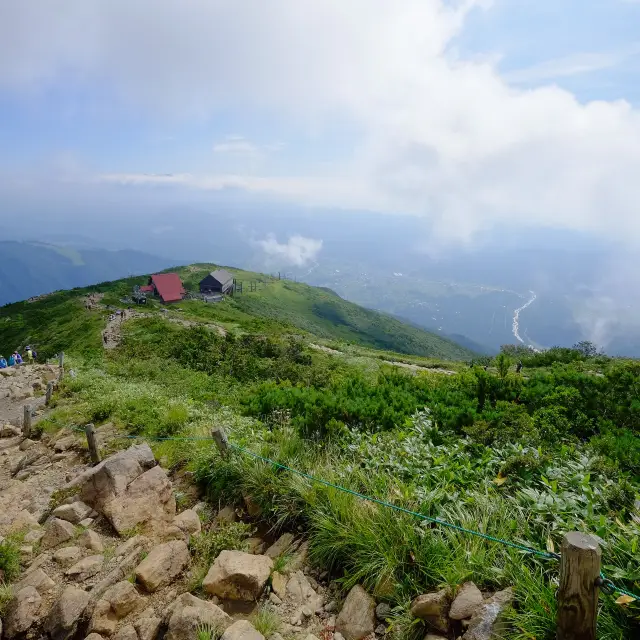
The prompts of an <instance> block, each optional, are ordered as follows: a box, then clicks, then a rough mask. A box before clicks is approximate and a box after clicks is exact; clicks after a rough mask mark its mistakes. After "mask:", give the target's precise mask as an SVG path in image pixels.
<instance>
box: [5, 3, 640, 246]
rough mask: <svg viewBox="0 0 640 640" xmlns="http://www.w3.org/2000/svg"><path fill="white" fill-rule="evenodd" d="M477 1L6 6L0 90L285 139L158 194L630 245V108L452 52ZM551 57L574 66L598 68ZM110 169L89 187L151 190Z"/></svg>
mask: <svg viewBox="0 0 640 640" xmlns="http://www.w3.org/2000/svg"><path fill="white" fill-rule="evenodd" d="M491 4H492V3H491V2H488V1H487V0H484V1H481V0H459V1H457V2H456V1H445V0H394V1H393V2H389V1H388V0H349V1H348V2H345V0H315V1H312V0H310V1H309V2H300V1H299V0H271V1H270V2H263V1H262V0H237V1H235V2H228V1H222V0H190V1H189V2H188V3H187V4H185V3H181V2H175V1H173V0H137V1H136V2H130V1H129V0H126V1H125V0H94V1H93V2H86V1H85V0H65V1H64V2H62V1H61V0H50V1H44V0H42V1H41V2H29V3H27V2H14V3H11V2H5V3H2V6H1V7H0V91H3V92H4V93H6V94H10V95H13V96H31V97H32V98H33V96H34V95H35V96H38V95H39V96H41V97H43V96H46V95H48V93H47V92H50V91H53V90H55V89H56V88H58V89H59V88H60V87H61V86H64V85H65V83H69V84H72V85H73V86H74V87H75V88H78V87H79V88H80V89H81V90H82V91H83V92H85V93H87V94H90V95H94V96H95V101H96V103H98V102H99V105H100V108H101V109H102V111H101V113H103V112H105V111H106V113H107V115H108V116H112V115H113V114H114V113H115V114H117V113H121V112H126V113H130V114H131V113H133V114H136V116H137V117H139V118H142V119H146V120H148V121H150V122H189V121H198V120H209V119H211V118H215V117H216V116H217V114H219V113H221V112H223V111H225V110H226V111H229V110H237V109H240V108H244V109H247V108H250V109H252V110H253V113H254V114H259V116H260V117H264V118H269V119H276V120H278V121H279V122H280V123H281V124H282V123H283V122H284V123H286V125H287V126H288V127H289V131H290V132H291V135H292V136H294V134H295V137H296V142H295V143H294V144H293V145H291V146H292V147H295V148H292V150H291V156H290V160H289V164H288V165H287V166H284V165H280V167H279V169H278V171H277V172H276V171H275V170H273V171H269V170H268V168H265V167H263V166H262V165H261V167H260V169H261V173H260V174H259V175H237V174H227V173H225V172H224V171H223V172H220V171H216V173H214V174H212V173H208V172H207V171H206V170H200V171H193V170H191V169H190V168H185V167H180V166H176V167H175V170H174V171H172V175H171V176H164V177H163V176H154V177H153V180H154V181H155V182H158V183H161V182H170V183H172V184H174V185H179V186H181V187H185V188H190V189H203V190H206V189H221V188H224V187H225V186H228V185H230V184H231V185H235V186H239V187H241V188H244V189H247V190H250V191H254V192H257V193H268V194H276V195H279V196H280V197H283V198H286V199H289V200H293V201H296V202H300V203H304V204H312V205H322V206H334V207H335V206H338V207H346V208H354V209H372V210H376V211H383V212H390V213H394V212H408V213H414V214H416V215H420V216H424V217H426V218H428V219H429V220H430V222H431V228H432V231H433V234H434V237H436V238H438V239H439V240H440V241H456V242H460V241H462V242H465V241H470V240H472V239H473V238H474V236H475V234H477V233H478V232H480V231H484V230H487V229H491V228H493V227H496V226H498V227H499V226H500V225H503V224H504V225H506V224H509V225H513V224H519V223H521V224H527V225H540V226H551V227H558V228H567V229H576V230H581V231H587V232H591V233H595V234H601V235H603V236H607V237H610V238H615V239H618V240H622V241H625V242H629V243H631V244H639V243H640V216H638V208H639V205H640V180H638V175H640V145H639V144H638V140H640V112H639V111H638V110H637V109H635V108H633V107H632V106H631V105H630V104H628V103H627V102H625V101H624V100H618V101H609V102H605V101H593V102H590V103H588V104H582V103H580V102H579V101H578V100H577V99H576V98H575V96H573V95H572V94H571V93H570V92H568V91H566V90H563V89H561V88H559V87H558V86H555V85H553V84H549V85H547V86H540V87H538V88H535V89H527V88H525V87H523V86H522V84H521V83H520V82H521V81H522V80H523V79H525V77H524V74H521V77H520V78H519V82H518V84H516V83H511V82H510V81H509V80H508V78H505V77H502V76H501V75H500V73H499V71H498V69H497V67H496V63H495V62H494V61H492V60H491V59H489V58H487V57H486V56H485V57H474V56H466V57H464V56H461V55H460V54H458V53H456V42H457V38H458V37H459V36H460V34H461V33H462V32H463V30H464V29H465V25H466V24H467V22H468V16H469V15H470V13H471V12H472V11H482V10H487V11H490V10H491ZM151 17H152V19H150V18H151ZM178 25H179V26H178ZM566 62H567V64H566V65H565V66H566V72H567V73H569V72H570V73H574V72H575V69H576V65H578V67H579V68H580V69H582V68H583V67H585V68H586V67H589V66H592V67H593V66H595V67H596V68H602V67H607V66H609V65H611V64H614V63H615V60H611V59H609V58H607V59H599V58H588V59H586V60H585V59H584V58H582V59H580V58H576V59H569V60H568V61H566ZM581 65H582V66H581ZM548 74H549V70H548V69H547V68H545V67H544V65H542V66H540V67H538V68H537V69H536V68H534V69H530V70H529V75H530V76H535V77H537V78H538V79H539V80H540V79H542V80H544V79H545V77H546V76H547V75H548ZM98 88H99V89H98ZM83 95H84V94H83ZM43 99H44V98H43ZM91 106H93V107H95V105H91ZM314 140H323V141H326V142H325V144H326V145H327V146H331V143H330V141H335V140H339V141H340V144H336V145H335V147H336V148H335V150H333V152H331V151H329V152H327V153H326V154H325V157H323V158H322V161H320V160H319V159H317V158H315V157H314V156H313V154H312V153H309V152H308V151H307V146H308V145H309V144H310V141H314ZM225 144H226V148H224V147H218V151H219V152H222V151H227V152H229V151H232V150H233V149H232V148H233V147H235V150H236V151H240V150H242V149H243V150H244V152H249V151H251V149H250V145H251V144H252V143H249V142H247V141H246V140H245V139H244V138H243V139H236V140H235V141H234V140H227V141H222V142H220V143H219V145H225ZM296 145H297V146H296ZM289 146H290V145H289V141H287V148H289ZM296 151H297V153H296ZM327 155H328V156H329V158H328V159H327V157H326V156H327ZM112 164H113V163H112ZM126 166H127V168H126V169H124V168H123V170H122V171H118V169H117V167H112V168H111V170H110V172H109V175H108V176H105V177H104V178H103V179H108V180H115V181H123V182H129V183H134V184H135V183H137V182H149V181H150V178H149V177H145V176H144V174H145V173H146V172H148V169H147V168H145V167H140V168H139V170H136V169H134V170H133V171H132V170H131V168H130V166H129V165H128V164H127V165H126ZM275 246H279V245H278V244H277V243H275Z"/></svg>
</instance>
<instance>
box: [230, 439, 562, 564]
mask: <svg viewBox="0 0 640 640" xmlns="http://www.w3.org/2000/svg"><path fill="white" fill-rule="evenodd" d="M229 446H230V447H231V448H233V449H236V450H237V451H240V452H242V453H246V454H247V455H250V456H252V457H254V458H256V459H257V460H261V461H262V462H266V463H268V464H272V465H273V466H275V467H278V468H279V469H284V470H286V471H290V472H291V473H295V474H297V475H299V476H302V477H303V478H306V479H307V480H311V481H312V482H317V483H319V484H322V485H324V486H326V487H330V488H331V489H336V490H337V491H342V492H343V493H348V494H350V495H352V496H356V497H357V498H361V499H362V500H367V501H368V502H373V503H374V504H379V505H381V506H383V507H387V508H389V509H393V510H394V511H399V512H400V513H406V514H408V515H411V516H415V517H416V518H420V519H421V520H426V521H427V522H431V523H433V524H437V525H441V526H443V527H449V528H450V529H455V530H456V531H461V532H462V533H468V534H470V535H473V536H477V537H479V538H484V539H485V540H490V541H491V542H499V543H501V544H503V545H505V546H507V547H511V548H513V549H517V550H518V551H525V552H526V553H532V554H534V555H537V556H540V557H541V558H552V559H554V560H558V559H559V558H560V556H559V555H558V554H557V553H550V552H548V551H538V550H537V549H532V548H531V547H527V546H525V545H522V544H518V543H517V542H510V541H509V540H503V539H502V538H496V537H494V536H491V535H489V534H487V533H481V532H480V531H474V530H473V529H466V528H465V527H461V526H460V525H457V524H452V523H451V522H447V521H446V520H441V519H440V518H433V517H431V516H426V515H424V514H423V513H418V512H417V511H411V510H410V509H405V508H404V507H400V506H398V505H397V504H393V503H392V502H386V501H384V500H379V499H378V498H373V497H371V496H367V495H365V494H364V493H359V492H357V491H353V490H352V489H347V488H346V487H342V486H340V485H339V484H333V483H332V482H328V481H327V480H322V479H321V478H316V477H315V476H312V475H310V474H308V473H305V472H304V471H298V470H297V469H293V468H292V467H288V466H287V465H286V464H281V463H280V462H276V461H275V460H271V459H270V458H265V457H264V456H261V455H259V454H257V453H254V452H253V451H250V450H249V449H245V448H244V447H240V446H238V445H237V444H231V443H229Z"/></svg>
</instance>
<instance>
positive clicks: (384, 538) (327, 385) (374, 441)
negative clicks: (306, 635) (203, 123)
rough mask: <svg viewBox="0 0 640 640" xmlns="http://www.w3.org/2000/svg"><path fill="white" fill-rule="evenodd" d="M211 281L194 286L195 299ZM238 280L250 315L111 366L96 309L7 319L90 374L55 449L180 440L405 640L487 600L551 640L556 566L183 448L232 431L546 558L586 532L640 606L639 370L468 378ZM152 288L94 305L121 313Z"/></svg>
mask: <svg viewBox="0 0 640 640" xmlns="http://www.w3.org/2000/svg"><path fill="white" fill-rule="evenodd" d="M208 269H210V266H205V265H196V266H191V267H186V268H184V269H182V270H181V273H182V274H183V277H184V280H185V282H186V283H187V285H188V287H191V288H192V287H193V286H194V284H195V283H196V282H198V281H199V279H200V278H201V277H202V275H203V273H204V272H205V271H206V270H208ZM236 276H237V278H238V279H240V280H243V282H244V287H245V293H244V294H243V295H242V296H237V297H236V298H235V299H233V300H227V301H225V302H224V303H220V304H215V305H205V304H204V303H201V302H198V301H185V302H184V303H181V304H180V305H179V306H173V307H170V310H169V311H167V312H162V311H161V309H160V305H158V304H157V303H156V302H153V303H150V305H149V306H148V308H147V309H144V311H145V312H146V314H147V315H146V316H145V317H140V318H137V319H133V320H130V321H128V322H126V323H125V324H124V326H123V327H122V343H121V345H120V346H119V347H118V348H116V349H114V350H110V351H103V349H102V347H101V341H100V331H101V328H102V327H104V324H105V321H106V316H107V315H108V313H109V312H108V310H107V309H106V308H98V309H94V310H87V309H85V308H84V306H83V304H82V300H83V296H84V294H85V293H86V291H83V290H76V291H71V292H65V293H59V294H55V295H52V296H50V297H47V298H45V299H43V300H40V301H37V302H34V303H19V304H14V305H9V306H7V307H4V308H2V309H0V349H6V350H12V349H13V348H14V347H15V346H17V345H19V344H23V343H24V342H25V341H27V340H28V341H31V342H37V343H38V346H39V351H40V353H49V354H53V353H55V352H56V351H57V350H59V349H64V350H65V351H66V352H67V353H69V354H71V355H70V357H69V366H71V367H73V368H74V370H75V372H76V375H75V377H71V376H67V377H65V381H64V383H63V384H62V385H61V388H60V389H59V391H58V393H57V394H56V395H55V397H54V405H55V406H54V409H53V410H52V412H51V413H50V414H49V416H48V417H47V418H46V419H45V420H44V421H42V422H40V423H39V424H40V425H41V426H42V428H45V429H47V430H55V429H58V428H60V427H61V426H66V425H76V426H78V427H79V426H82V425H84V424H86V423H88V422H93V423H95V424H101V423H104V422H107V421H109V422H112V423H114V424H115V426H116V427H117V428H119V429H121V430H122V432H124V433H126V434H128V435H130V436H134V435H135V436H139V437H142V438H146V439H148V440H151V441H153V439H162V440H161V441H158V442H156V443H155V444H154V449H155V452H156V455H157V456H158V457H159V458H160V459H162V461H163V464H164V465H165V466H167V467H172V468H174V469H181V470H186V471H189V472H191V473H192V474H193V477H194V478H195V480H196V481H197V482H198V483H199V484H200V486H201V487H202V489H203V490H204V491H205V492H206V495H207V497H208V498H209V499H210V500H211V501H212V502H213V503H214V504H216V505H217V504H234V505H235V506H236V507H237V508H238V509H242V508H243V505H244V504H245V503H244V499H245V497H246V496H250V497H251V498H252V499H253V501H254V502H255V503H256V504H257V505H259V506H260V507H261V509H262V518H263V520H264V522H262V523H261V524H262V525H269V526H270V527H273V528H276V529H278V528H279V529H286V530H297V528H298V527H300V528H301V529H302V530H303V531H305V533H306V535H307V536H308V538H309V541H310V551H311V557H312V559H313V561H314V562H315V563H316V564H317V565H319V566H320V567H322V568H323V569H325V570H327V571H330V572H331V573H332V579H336V580H339V581H340V583H341V584H342V585H343V586H344V588H345V589H348V588H349V587H351V586H352V585H354V584H356V583H361V584H363V585H364V586H365V587H366V588H367V589H368V590H370V591H371V592H372V593H373V594H375V596H376V598H377V599H378V600H379V601H385V602H388V603H389V604H390V605H391V606H392V607H393V621H392V624H391V627H390V629H389V630H388V633H387V636H386V637H387V638H389V639H390V640H420V639H421V638H424V636H425V633H426V632H427V629H426V628H425V625H423V624H422V623H420V622H419V621H416V620H414V619H412V617H411V615H410V613H409V606H410V602H411V600H412V598H414V597H415V596H416V595H418V594H420V593H424V592H427V591H433V590H436V589H440V588H443V587H444V586H449V587H451V588H452V589H456V588H457V587H459V586H460V585H461V584H463V583H464V582H466V581H468V580H472V581H474V582H475V583H476V584H477V585H478V586H479V587H480V588H481V589H482V590H486V591H493V590H497V589H501V588H505V587H507V586H512V587H514V592H515V599H516V600H515V607H514V608H513V609H512V610H511V611H509V612H508V614H507V618H506V621H507V622H508V624H509V628H508V632H507V633H506V634H505V636H504V637H505V638H509V640H532V639H533V638H535V639H536V640H551V639H552V638H554V637H555V616H556V600H555V593H556V589H557V578H558V564H557V562H556V561H555V560H552V559H541V558H539V557H536V556H534V555H530V554H523V553H522V552H521V551H519V550H516V549H514V548H512V547H509V546H505V545H502V544H498V543H495V542H489V541H487V540H484V539H481V538H477V537H472V536H469V535H468V534H465V533H464V532H462V531H460V530H457V529H444V528H442V527H437V526H422V525H421V524H420V522H419V520H417V519H416V518H415V516H411V515H409V514H407V513H398V512H394V511H390V510H389V509H388V508H385V507H382V506H379V505H375V504H371V503H367V502H364V501H362V500H360V499H359V498H357V497H354V495H346V494H345V493H339V492H338V491H336V490H334V489H331V488H329V487H327V486H325V485H320V484H314V483H311V482H307V481H306V480H303V479H301V478H300V477H299V476H294V475H291V474H290V473H288V472H285V471H282V470H279V469H276V468H274V467H273V465H269V464H264V463H263V462H260V461H258V460H256V459H254V458H252V457H251V456H249V455H246V454H244V453H240V452H238V453H235V454H234V455H232V456H230V457H229V458H225V459H222V458H221V457H220V456H219V454H218V453H217V451H216V449H215V448H214V447H212V446H211V443H210V442H207V441H202V440H192V439H189V438H184V436H206V435H209V434H210V431H211V428H212V426H222V427H224V428H225V430H226V432H227V434H228V436H229V439H230V441H231V442H232V443H234V444H236V445H239V446H241V447H245V448H246V449H248V450H250V451H252V452H254V453H256V454H260V455H262V456H266V457H268V458H270V459H272V460H278V461H280V462H281V463H283V464H286V465H288V466H290V467H291V468H294V469H298V470H300V471H302V472H303V473H306V474H311V475H313V476H316V477H319V478H322V479H323V480H325V481H328V482H332V483H335V484H339V485H341V486H343V487H345V488H347V489H348V490H351V491H357V492H360V493H363V494H367V495H370V496H373V497H375V498H377V499H380V500H385V501H388V502H391V503H394V504H396V505H398V506H400V507H402V508H405V509H408V510H411V511H413V512H416V513H418V514H423V515H425V516H430V517H437V518H441V519H443V520H446V521H448V522H450V523H452V524H454V525H456V526H458V525H460V526H462V527H466V528H468V529H472V530H475V531H480V532H483V533H486V534H489V535H491V536H495V537H497V538H501V539H504V540H507V541H511V542H515V543H519V544H522V545H525V546H527V547H530V548H535V549H538V550H545V549H548V550H558V549H559V548H560V544H561V542H562V537H563V534H564V533H565V532H567V531H575V530H578V531H584V532H588V533H591V534H595V535H597V536H598V537H599V538H600V540H601V541H602V555H603V569H604V571H605V573H606V574H607V576H609V577H611V578H612V579H613V580H614V582H615V583H616V584H618V585H620V586H623V587H624V588H626V589H631V590H634V591H636V592H637V591H639V590H640V571H639V569H638V567H639V564H640V563H639V559H640V553H639V549H640V512H639V510H638V508H637V505H636V504H635V500H637V499H638V497H639V491H640V438H639V437H638V436H639V435H640V429H639V428H638V424H640V403H638V397H639V396H640V365H639V364H638V363H637V362H635V361H625V360H615V359H609V358H607V357H604V356H600V355H597V354H595V355H594V354H593V353H592V352H591V351H590V350H589V349H586V348H585V349H584V350H582V351H581V350H578V349H556V350H550V351H548V352H545V353H539V354H538V353H533V352H526V351H523V350H522V349H520V350H518V349H514V351H513V353H511V354H510V355H511V357H512V359H511V360H510V359H509V357H508V356H507V355H506V354H501V355H500V356H498V357H497V358H495V359H493V360H489V359H487V365H488V368H487V369H486V370H485V368H484V367H473V368H469V366H467V365H466V364H465V363H464V362H463V361H461V360H458V361H451V362H447V361H446V360H445V359H444V358H443V357H441V356H438V357H437V358H436V359H434V358H433V357H431V358H430V357H426V356H425V355H420V353H422V354H425V353H426V354H428V355H433V356H437V355H438V354H440V353H450V354H454V355H461V354H462V352H461V351H460V350H459V349H460V348H459V347H457V346H456V345H453V344H452V343H449V342H447V341H446V340H441V339H440V338H439V337H438V336H433V335H431V334H424V335H423V333H422V332H420V331H418V330H415V329H414V328H412V327H409V328H407V327H405V325H402V324H401V323H399V322H398V321H396V320H393V319H391V318H388V317H387V316H384V315H379V314H372V313H371V312H368V311H366V310H363V309H359V308H358V307H356V306H355V305H351V304H349V303H346V302H345V301H343V300H341V299H340V298H338V297H336V296H335V295H333V294H332V293H331V292H330V291H327V290H318V289H313V288H311V287H306V286H305V285H298V284H295V283H291V282H284V281H272V280H270V279H264V281H261V282H260V283H259V284H258V285H257V287H258V288H257V290H256V291H249V289H250V286H249V282H250V281H251V280H258V279H259V276H258V275H257V274H250V273H246V272H236ZM135 282H138V283H139V282H141V279H137V280H136V279H132V280H129V281H119V282H116V283H104V284H101V285H97V286H96V287H93V288H92V290H93V291H99V292H102V293H103V294H104V298H103V300H102V302H103V304H105V305H107V304H113V305H115V304H118V305H121V303H120V302H119V300H120V298H121V296H122V295H125V294H126V293H128V292H129V291H130V289H131V286H132V285H133V284H134V283H135ZM220 328H222V329H224V333H223V332H222V331H220ZM394 331H395V332H396V334H397V335H394V334H393V332H394ZM389 345H391V346H392V347H393V348H394V349H395V350H396V351H395V352H394V351H391V350H389V349H390V348H391V347H390V346H389ZM376 346H381V347H383V349H385V350H382V349H380V350H379V349H376V348H374V347H376ZM318 347H321V348H320V349H319V348H318ZM402 350H404V351H405V354H404V355H399V354H398V353H397V351H402ZM411 352H413V353H414V354H418V355H410V353H411ZM517 360H520V361H522V362H523V363H524V371H523V373H522V374H517V373H516V372H515V366H514V363H515V361H517ZM390 362H391V363H393V362H403V363H404V364H407V365H409V366H413V368H410V369H403V368H397V367H395V366H391V365H390V364H389V363H390ZM436 366H439V367H442V368H444V369H446V371H443V370H442V369H435V370H430V368H431V367H436ZM172 437H176V438H179V439H178V440H175V441H173V440H164V439H166V438H172ZM203 568H205V569H206V567H196V571H195V572H194V576H195V577H194V588H196V589H197V588H198V586H199V584H198V576H199V575H200V574H199V573H198V572H199V571H200V569H203ZM203 575H204V574H203ZM598 625H599V627H598V637H599V638H600V639H601V640H631V639H632V638H637V637H639V635H638V634H639V633H640V606H639V605H638V602H633V603H630V604H625V606H621V605H620V604H616V602H615V597H610V596H605V595H604V594H603V595H602V600H601V606H600V612H599V622H598ZM458 635H459V634H458ZM287 640H289V639H287Z"/></svg>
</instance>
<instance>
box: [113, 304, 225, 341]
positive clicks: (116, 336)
mask: <svg viewBox="0 0 640 640" xmlns="http://www.w3.org/2000/svg"><path fill="white" fill-rule="evenodd" d="M158 317H161V318H163V319H164V320H166V321H167V322H173V323H174V324H179V325H181V326H183V327H197V326H203V325H204V326H205V327H208V328H209V329H211V330H213V331H217V332H218V334H220V335H221V336H225V335H226V333H227V332H226V330H225V329H224V328H223V327H221V326H219V325H216V324H212V323H202V322H195V321H194V320H183V319H182V318H174V317H172V316H167V315H162V316H157V315H156V314H153V313H143V312H141V311H135V310H122V311H121V313H120V314H112V315H110V316H109V318H108V319H107V326H106V327H105V329H104V331H103V332H102V346H103V347H104V348H105V349H115V348H116V347H118V346H119V345H120V343H121V341H122V325H123V323H125V322H128V321H129V320H134V319H136V318H158Z"/></svg>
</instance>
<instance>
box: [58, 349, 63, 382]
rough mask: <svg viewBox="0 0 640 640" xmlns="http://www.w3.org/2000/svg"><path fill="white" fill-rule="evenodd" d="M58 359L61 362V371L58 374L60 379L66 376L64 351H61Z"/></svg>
mask: <svg viewBox="0 0 640 640" xmlns="http://www.w3.org/2000/svg"><path fill="white" fill-rule="evenodd" d="M58 359H59V362H60V372H59V374H58V380H62V378H64V351H61V352H60V355H59V356H58Z"/></svg>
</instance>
